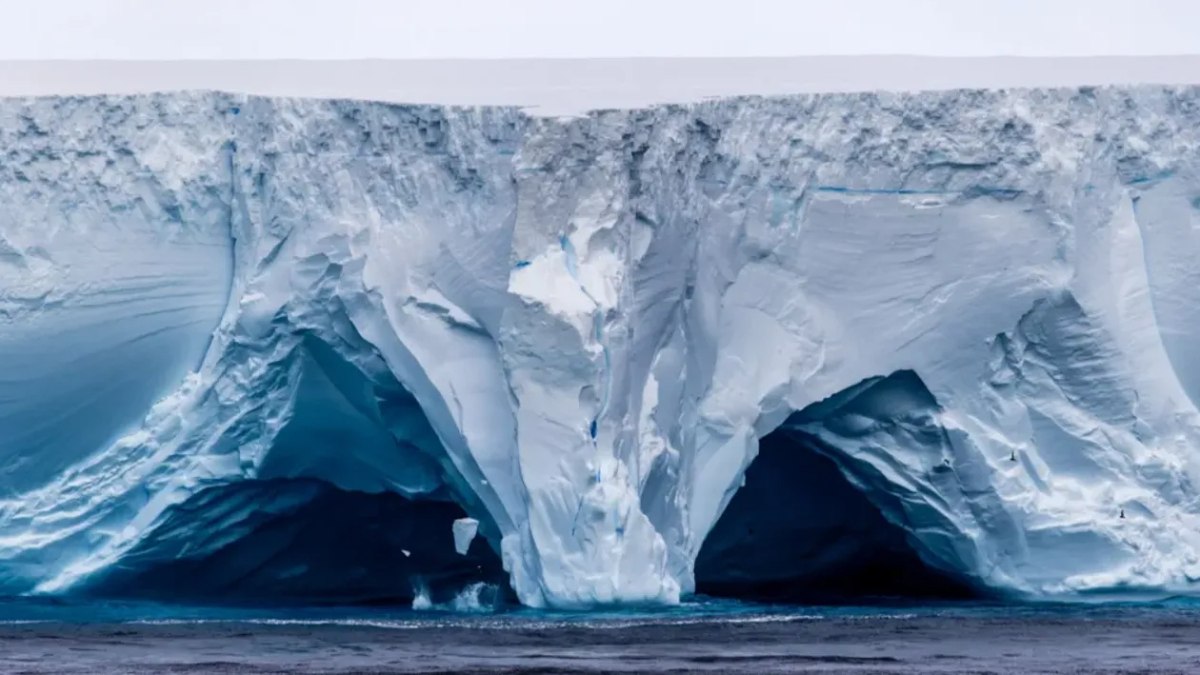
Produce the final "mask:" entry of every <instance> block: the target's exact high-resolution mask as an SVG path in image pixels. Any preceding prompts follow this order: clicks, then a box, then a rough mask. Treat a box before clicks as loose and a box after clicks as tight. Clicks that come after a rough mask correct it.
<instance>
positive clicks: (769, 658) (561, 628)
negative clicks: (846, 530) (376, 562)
mask: <svg viewBox="0 0 1200 675" xmlns="http://www.w3.org/2000/svg"><path fill="white" fill-rule="evenodd" d="M0 672H2V673H210V672H211V673H597V672H627V673H690V672H720V673H792V672H828V673H847V672H869V673H929V672H936V673H1200V605H1196V604H1194V603H1193V602H1191V601H1186V600H1166V601H1161V602H1141V603H1090V604H1038V605H986V604H941V605H882V606H872V607H836V608H833V607H794V606H793V607H772V606H764V605H753V604H746V603H734V602H727V601H703V600H702V601H696V602H692V603H688V604H685V605H684V606H681V607H678V608H672V609H669V610H645V611H636V610H633V611H622V612H605V613H588V614H567V613H548V612H534V611H530V610H514V611H506V612H499V613H486V614H484V613H456V612H450V611H429V612H413V611H408V610H383V609H369V608H367V609H364V608H340V609H339V608H324V609H296V608H288V609H282V608H280V609H273V610H267V609H212V608H196V607H179V606H164V605H153V604H108V603H106V604H101V603H95V602H93V603H81V604H75V603H66V602H50V601H44V600H39V601H33V600H12V601H8V602H4V603H0Z"/></svg>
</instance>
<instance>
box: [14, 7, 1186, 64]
mask: <svg viewBox="0 0 1200 675" xmlns="http://www.w3.org/2000/svg"><path fill="white" fill-rule="evenodd" d="M0 11H2V14H0V19H2V20H0V59H94V58H108V59H212V58H216V59H257V58H310V59H348V58H515V57H543V58H551V57H616V56H720V57H730V56H798V55H825V54H929V55H950V56H987V55H1023V56H1053V55H1060V56H1083V55H1098V54H1113V55H1138V54H1145V55H1151V54H1198V53H1200V0H792V1H790V2H789V1H787V0H395V1H391V2H389V1H387V0H0Z"/></svg>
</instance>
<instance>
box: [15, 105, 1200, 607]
mask: <svg viewBox="0 0 1200 675" xmlns="http://www.w3.org/2000/svg"><path fill="white" fill-rule="evenodd" d="M1198 142H1200V90H1198V89H1194V88H1168V87H1143V88H1077V89H1056V90H1009V91H951V92H937V93H932V92H930V93H918V94H829V95H806V96H797V97H787V98H739V99H727V100H719V101H710V102H704V103H696V104H689V105H680V106H663V107H655V108H650V109H645V110H630V111H611V112H596V113H591V114H588V115H585V116H579V117H575V118H570V119H566V118H562V119H558V118H550V117H540V118H539V117H530V116H527V115H526V114H524V113H522V112H520V111H519V110H517V109H511V108H450V107H412V106H397V105H388V104H372V103H360V102H346V101H309V100H296V99H266V98H254V97H246V96H240V95H229V94H203V93H201V94H175V95H149V96H142V97H130V98H125V97H96V98H45V99H22V100H15V99H14V100H6V101H3V102H0V147H2V148H3V152H4V162H3V164H0V591H2V592H6V593H20V592H37V593H65V592H71V591H73V590H77V589H84V588H87V587H89V584H92V583H100V581H102V580H104V579H110V580H111V579H116V578H118V576H114V575H115V574H116V573H115V572H114V570H120V572H121V574H122V575H128V574H130V570H134V571H136V563H138V561H145V560H153V561H155V564H156V565H158V566H159V567H157V568H156V569H160V570H161V569H162V567H161V564H162V562H163V561H162V556H164V555H168V556H169V555H171V554H170V551H171V550H172V549H170V547H164V546H165V545H164V544H163V542H172V541H175V540H176V539H177V538H178V537H180V536H181V533H187V532H188V527H187V525H186V522H185V521H186V516H187V514H189V513H194V514H196V517H197V518H201V517H203V518H204V519H209V520H206V521H205V522H220V521H219V518H220V517H221V513H220V511H219V510H218V512H215V513H214V512H212V511H211V509H209V510H205V509H199V508H197V507H196V505H197V503H198V502H196V501H194V500H196V499H197V498H198V497H197V496H198V495H214V494H218V495H226V496H227V497H229V498H234V497H236V498H238V499H245V498H249V497H252V496H254V497H256V498H261V499H263V500H265V501H266V502H269V501H270V500H271V499H272V498H273V497H272V495H274V496H275V497H279V498H283V497H282V496H281V495H285V494H291V493H290V492H287V491H284V492H279V491H272V490H257V491H254V490H246V491H237V492H216V493H214V492H210V491H211V490H221V489H226V490H228V489H231V488H230V487H229V486H231V485H232V484H235V483H238V482H240V481H247V480H256V481H293V482H300V483H301V484H307V483H306V482H305V481H309V480H311V479H319V480H321V481H324V482H325V483H328V484H330V485H331V486H332V487H333V488H337V489H338V490H340V491H341V492H343V493H365V494H368V495H370V494H374V495H380V494H382V493H395V494H396V495H398V496H399V497H403V498H405V499H406V500H409V501H412V502H414V503H420V502H421V501H428V500H434V501H441V502H443V503H444V502H445V501H447V500H452V501H453V502H455V503H457V507H456V508H455V509H454V511H455V513H453V514H449V513H448V514H447V515H446V517H445V518H442V519H441V520H439V524H438V528H437V531H438V532H440V533H441V534H439V535H438V536H439V537H444V538H445V540H446V541H452V538H453V533H452V532H451V529H452V528H451V522H452V521H453V520H455V519H459V518H462V517H469V518H471V519H473V520H475V521H478V537H477V538H476V540H475V543H474V545H473V547H472V549H474V547H477V546H481V545H484V544H487V545H490V546H491V547H492V549H493V550H494V551H495V552H496V553H497V554H498V555H499V556H500V559H501V560H502V564H503V566H504V569H505V571H506V572H507V574H508V577H509V582H510V583H511V586H512V589H513V590H514V591H515V593H516V594H517V596H518V597H519V598H520V600H521V601H522V602H524V603H526V604H528V605H533V606H555V607H588V606H593V605H597V604H604V603H635V602H637V603H647V602H648V603H673V602H677V601H678V600H679V598H680V597H681V595H685V594H687V593H689V592H692V591H693V590H694V587H695V574H694V566H695V561H696V557H697V555H698V553H699V552H700V549H701V545H702V544H703V543H704V541H705V537H706V536H707V535H708V533H709V531H710V530H711V529H712V528H713V526H714V524H715V523H716V522H717V521H718V519H719V518H720V517H721V515H722V512H723V511H724V509H725V507H726V506H727V505H728V504H729V502H730V500H731V499H732V498H733V496H734V494H735V493H736V491H737V490H738V488H739V486H740V485H741V484H742V482H743V476H744V474H745V472H746V470H747V468H748V467H749V466H750V464H751V462H753V461H754V458H755V456H756V454H757V452H758V439H759V438H761V437H763V436H765V435H766V434H768V433H770V432H772V431H774V430H776V429H779V428H781V427H783V431H784V432H787V433H790V434H794V435H796V436H797V437H800V438H804V439H809V440H808V442H810V445H811V446H812V447H813V448H816V449H817V450H818V451H819V453H820V456H821V457H822V458H824V459H825V460H827V461H828V463H832V465H834V466H835V467H836V468H837V471H838V472H839V473H840V474H841V476H842V478H844V480H845V482H846V484H847V485H849V486H852V487H853V488H854V489H855V490H857V491H859V492H860V493H861V494H862V495H863V497H864V499H865V500H866V501H867V503H868V504H869V505H870V507H872V508H873V509H874V512H873V513H874V514H875V515H874V516H872V517H877V520H876V521H873V522H886V523H887V524H888V525H890V526H892V527H894V528H895V529H896V530H898V531H899V532H900V533H901V534H902V535H903V536H902V538H903V543H904V546H905V547H906V548H907V549H908V550H909V553H910V554H911V555H915V556H916V557H917V558H919V559H920V560H921V561H922V563H923V564H924V565H926V566H928V568H929V569H930V570H931V571H936V572H937V573H939V574H945V575H947V576H949V577H951V578H954V579H956V580H958V581H959V582H961V583H965V584H968V585H971V586H974V587H977V588H980V589H988V590H992V591H998V592H1013V593H1028V594H1035V595H1051V594H1064V593H1077V592H1087V591H1114V590H1127V589H1142V590H1144V589H1163V590H1169V591H1172V592H1176V591H1187V590H1189V589H1190V588H1191V587H1192V584H1193V580H1194V579H1196V578H1197V577H1198V576H1200V558H1198V555H1200V500H1198V497H1200V489H1198V486H1197V478H1198V475H1197V472H1198V470H1200V466H1198V463H1197V459H1198V458H1200V454H1198V453H1197V447H1200V415H1198V414H1197V407H1196V403H1197V401H1200V347H1197V346H1196V341H1195V339H1194V337H1193V336H1194V334H1195V333H1196V331H1197V330H1200V266H1197V265H1196V264H1195V260H1196V259H1197V257H1198V254H1200V155H1198V154H1197V143H1198ZM796 484H797V485H798V486H802V485H805V484H806V482H805V481H803V480H800V479H799V478H797V481H796ZM205 499H208V500H209V502H211V504H210V505H211V506H213V507H214V508H223V507H221V504H222V503H224V502H221V501H220V500H213V499H210V498H201V502H199V503H201V504H203V503H208V502H206V501H205ZM783 501H786V500H783ZM329 503H331V504H335V505H338V504H342V505H345V504H348V503H350V502H347V501H344V500H343V501H339V500H331V501H330V502H329ZM767 503H769V502H767ZM781 503H782V502H781ZM257 508H261V509H266V510H269V509H271V508H274V507H272V505H271V504H269V503H264V504H262V505H261V506H260V507H257ZM280 508H282V507H280ZM339 508H340V507H339ZM856 508H857V507H856ZM353 512H354V511H353V509H350V510H348V511H347V514H348V516H347V517H352V514H353ZM864 513H867V512H866V511H864ZM450 516H453V517H450ZM768 517H770V516H769V514H764V518H768ZM863 517H864V518H866V516H863ZM213 518H217V519H218V520H216V521H213V520H211V519H213ZM181 519H182V520H181ZM878 519H882V520H878ZM862 522H866V521H862ZM246 531H247V532H249V533H250V534H249V535H248V536H249V537H251V538H250V539H249V540H248V541H250V542H253V541H254V540H253V537H254V536H255V535H254V534H253V533H254V531H255V530H254V528H249V529H248V530H246ZM881 536H882V535H881ZM888 536H889V537H892V536H900V535H895V534H894V533H893V534H889V535H888ZM233 544H236V545H237V546H250V544H247V543H246V542H233ZM231 545H232V544H231ZM296 546H299V547H300V548H288V552H287V555H289V556H300V557H303V556H302V555H301V553H302V552H303V551H304V550H305V549H304V546H303V543H298V544H296ZM281 555H283V554H282V553H281ZM438 555H439V556H440V555H442V554H441V552H439V553H438ZM285 557H286V556H285ZM461 558H462V556H457V555H456V554H455V553H454V552H453V551H450V553H449V556H447V557H446V558H445V560H447V561H448V562H447V563H446V564H447V565H450V566H453V565H459V564H462V561H461V560H460V559H461ZM770 567H771V564H770V561H766V562H765V563H764V565H762V566H759V568H760V569H769V568H770ZM750 568H753V566H749V567H748V569H750ZM448 573H449V572H448ZM122 578H127V577H122ZM305 583H310V585H311V586H313V587H319V588H322V589H325V588H327V586H328V584H327V583H325V580H322V579H308V580H307V581H306V582H305Z"/></svg>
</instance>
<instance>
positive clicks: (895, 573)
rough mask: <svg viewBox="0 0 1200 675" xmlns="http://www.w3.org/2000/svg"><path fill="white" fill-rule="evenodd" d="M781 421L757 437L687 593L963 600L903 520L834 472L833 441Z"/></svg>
mask: <svg viewBox="0 0 1200 675" xmlns="http://www.w3.org/2000/svg"><path fill="white" fill-rule="evenodd" d="M819 444H820V441H819V440H818V439H817V438H815V437H814V436H812V435H810V434H806V433H804V432H801V431H798V430H795V429H788V428H781V429H779V430H777V431H775V432H772V433H770V434H768V435H767V436H765V437H764V438H762V439H761V441H760V449H759V454H758V457H756V458H755V460H754V462H753V463H752V464H751V465H750V468H749V469H748V470H747V472H746V476H745V484H744V486H743V487H742V488H741V489H739V490H738V492H737V494H735V495H734V497H733V499H732V500H731V501H730V503H729V506H728V507H727V508H726V510H725V512H724V513H723V514H722V515H721V518H720V519H719V520H718V521H717V524H716V525H715V526H714V527H713V529H712V531H711V532H710V533H709V535H708V537H707V538H706V539H705V541H704V544H703V546H702V547H701V549H700V554H699V556H698V557H697V559H696V566H695V575H696V577H695V578H696V592H697V593H699V594H702V595H709V596H717V597H731V598H738V599H745V600H758V601H768V602H828V603H838V604H840V603H853V602H863V601H879V600H905V599H913V600H916V599H921V600H930V599H956V600H958V599H970V598H976V597H978V593H977V591H976V590H975V589H973V588H972V587H971V586H969V585H968V584H966V583H964V582H962V581H960V580H958V579H956V578H954V577H952V576H951V575H949V574H947V573H944V572H942V571H940V570H936V569H933V568H931V567H930V566H929V565H927V564H925V563H924V562H923V561H922V560H921V558H920V557H919V556H918V554H917V553H916V551H915V550H914V549H913V547H912V546H911V545H910V543H909V542H908V540H907V537H906V534H905V532H904V530H903V529H901V528H900V527H898V526H896V525H894V524H892V523H890V522H889V521H888V520H887V519H886V518H884V516H883V515H882V513H881V512H880V510H879V509H878V508H877V507H876V506H875V505H873V504H872V503H871V502H870V500H869V499H868V498H867V497H866V496H865V495H864V494H863V492H862V490H860V489H858V488H856V487H855V486H854V485H852V484H851V483H850V481H849V480H848V479H847V478H846V477H845V476H844V475H843V474H842V472H841V471H840V470H839V469H838V467H837V465H836V464H835V463H834V462H833V460H831V459H829V457H828V456H827V453H828V452H836V450H835V449H831V448H822V447H820V445H819Z"/></svg>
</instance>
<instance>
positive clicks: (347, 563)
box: [86, 479, 510, 606]
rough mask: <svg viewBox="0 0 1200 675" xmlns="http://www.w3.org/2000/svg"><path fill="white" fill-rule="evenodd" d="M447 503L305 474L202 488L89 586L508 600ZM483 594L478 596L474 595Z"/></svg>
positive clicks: (216, 595) (361, 598)
mask: <svg viewBox="0 0 1200 675" xmlns="http://www.w3.org/2000/svg"><path fill="white" fill-rule="evenodd" d="M465 515H466V514H465V512H464V511H463V510H462V508H461V507H460V506H458V505H457V504H455V503H454V502H450V501H432V500H420V501H417V500H411V499H407V498H405V497H404V496H402V495H399V494H396V493H391V492H379V493H366V492H353V491H347V490H342V489H339V488H336V487H334V486H332V485H330V484H328V483H325V482H322V481H318V480H312V479H273V480H253V481H244V482H239V483H232V484H229V485H223V486H218V487H212V488H208V489H206V490H203V491H201V492H199V493H197V494H196V495H194V496H193V497H192V498H190V499H189V500H187V501H186V502H184V503H183V504H181V505H179V506H177V507H175V508H173V509H172V510H171V511H170V512H169V514H168V515H167V517H166V518H165V520H164V522H162V523H161V524H160V525H159V526H158V527H156V528H155V530H154V531H153V532H152V533H151V534H150V535H149V536H148V537H147V538H146V539H144V540H143V541H142V542H141V543H139V544H138V545H137V547H135V548H134V549H133V550H132V551H131V552H130V553H129V554H127V555H126V556H124V557H123V558H122V560H121V562H120V563H119V564H118V565H117V566H115V567H113V568H111V569H109V570H106V571H105V572H104V573H103V575H102V576H101V577H100V578H98V579H95V580H93V581H92V582H91V583H90V584H89V585H88V587H87V588H86V592H87V593H88V594H90V595H97V596H106V597H126V598H140V599H153V600H166V601H181V602H202V603H216V604H308V605H334V604H337V605H343V604H344V605H349V604H369V605H390V604H396V605H404V606H411V605H412V603H413V599H414V597H416V595H417V591H418V589H424V591H425V592H426V593H427V597H428V599H429V600H430V601H431V602H433V603H435V604H441V603H445V602H449V601H451V600H452V599H453V598H454V597H455V596H456V595H457V594H458V593H460V592H462V591H463V590H464V589H466V588H468V587H470V586H472V585H475V584H479V583H483V584H485V585H486V587H485V592H484V593H483V594H482V595H485V596H487V597H486V598H483V601H485V602H486V601H491V602H493V603H497V604H498V603H502V602H507V601H509V600H510V597H509V596H510V592H509V591H508V586H507V583H508V582H507V575H506V574H505V573H504V570H503V569H502V566H501V563H500V559H499V557H498V556H497V555H496V553H495V552H494V551H493V550H492V548H491V546H490V545H489V544H488V542H487V541H486V540H485V539H484V537H482V536H479V537H476V538H475V539H474V540H473V541H472V542H471V544H470V547H469V549H468V551H467V553H466V555H459V554H458V553H457V552H456V551H455V548H454V537H453V534H452V524H453V522H454V521H455V520H456V519H458V518H462V517H464V516H465ZM481 597H482V596H481Z"/></svg>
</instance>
